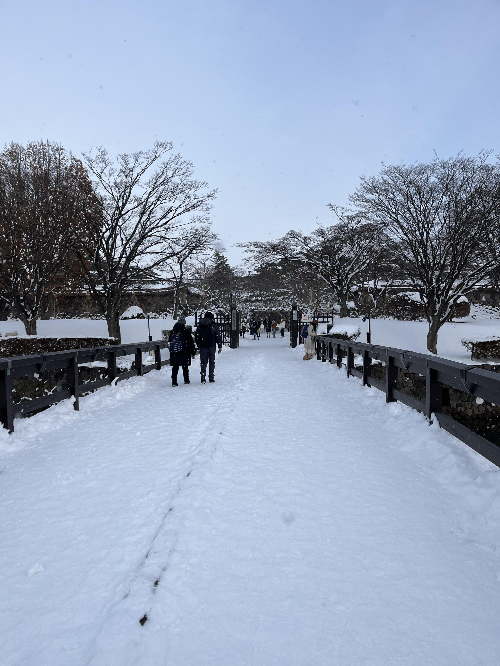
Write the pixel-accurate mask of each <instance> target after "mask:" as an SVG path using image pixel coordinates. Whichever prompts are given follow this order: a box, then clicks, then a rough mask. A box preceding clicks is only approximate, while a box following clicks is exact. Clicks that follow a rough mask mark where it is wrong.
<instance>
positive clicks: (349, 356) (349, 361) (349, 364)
mask: <svg viewBox="0 0 500 666" xmlns="http://www.w3.org/2000/svg"><path fill="white" fill-rule="evenodd" d="M346 366H347V367H346V369H347V376H348V377H350V376H351V369H352V368H354V354H353V352H352V347H350V346H348V347H347V363H346Z"/></svg>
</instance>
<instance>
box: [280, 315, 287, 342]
mask: <svg viewBox="0 0 500 666" xmlns="http://www.w3.org/2000/svg"><path fill="white" fill-rule="evenodd" d="M285 328H286V323H285V320H284V319H282V320H281V321H280V333H281V337H282V338H284V337H285Z"/></svg>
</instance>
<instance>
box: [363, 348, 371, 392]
mask: <svg viewBox="0 0 500 666" xmlns="http://www.w3.org/2000/svg"><path fill="white" fill-rule="evenodd" d="M371 364H372V359H371V357H370V356H369V351H368V349H364V350H363V386H367V385H368V386H370V383H369V381H368V378H369V376H370V365H371Z"/></svg>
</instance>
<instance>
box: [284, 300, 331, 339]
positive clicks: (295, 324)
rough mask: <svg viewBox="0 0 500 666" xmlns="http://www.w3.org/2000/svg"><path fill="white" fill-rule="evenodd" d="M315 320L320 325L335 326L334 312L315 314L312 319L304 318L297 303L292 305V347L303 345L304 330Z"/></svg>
mask: <svg viewBox="0 0 500 666" xmlns="http://www.w3.org/2000/svg"><path fill="white" fill-rule="evenodd" d="M314 319H317V321H318V324H332V325H333V311H332V312H315V313H314V314H313V315H312V317H306V318H304V319H303V318H302V313H301V312H300V310H298V309H297V303H292V310H291V312H290V346H291V347H296V346H297V338H298V344H299V345H301V344H302V342H303V340H302V335H301V332H302V329H303V328H304V326H305V325H306V324H310V323H312V321H313V320H314Z"/></svg>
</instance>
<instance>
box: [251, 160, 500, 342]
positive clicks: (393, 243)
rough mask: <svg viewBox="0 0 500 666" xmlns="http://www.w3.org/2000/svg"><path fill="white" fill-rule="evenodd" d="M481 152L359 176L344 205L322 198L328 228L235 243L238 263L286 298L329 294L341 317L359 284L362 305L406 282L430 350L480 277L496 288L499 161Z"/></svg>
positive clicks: (499, 258) (499, 238)
mask: <svg viewBox="0 0 500 666" xmlns="http://www.w3.org/2000/svg"><path fill="white" fill-rule="evenodd" d="M490 156H491V153H490V152H488V151H483V152H481V153H479V154H478V155H477V156H475V157H467V156H465V155H463V154H462V153H460V154H458V155H457V156H456V157H454V158H450V159H440V158H439V157H438V156H435V157H434V159H433V160H432V161H431V162H430V163H426V164H410V165H405V164H400V165H396V166H386V165H383V168H382V169H381V171H380V173H378V174H377V175H375V176H370V177H362V178H361V180H360V184H359V186H358V188H357V189H356V191H355V192H354V193H353V194H352V195H351V196H350V199H349V208H342V207H339V206H337V205H335V204H329V205H328V206H329V208H330V210H331V211H332V213H333V214H334V216H335V218H336V221H335V223H333V224H332V225H330V226H327V227H319V228H318V229H316V230H315V231H313V232H312V233H311V234H303V233H301V232H300V231H293V230H292V231H289V232H288V233H287V234H286V235H285V236H283V237H282V238H280V239H278V240H275V241H268V242H260V241H257V242H252V243H244V244H242V247H244V248H245V250H246V252H247V264H248V265H249V266H250V268H251V269H252V272H253V274H254V275H255V276H256V277H257V278H259V277H260V279H261V280H262V281H264V282H265V281H266V280H267V281H268V283H269V284H271V282H272V281H274V284H275V285H276V284H277V283H279V289H280V290H281V291H285V292H287V293H288V297H289V298H290V299H292V298H293V299H295V300H297V299H298V298H299V299H300V298H301V299H302V300H304V298H305V294H304V292H307V290H310V291H311V293H312V292H313V291H314V293H315V294H316V298H317V299H318V295H319V298H323V300H328V299H332V300H334V301H335V302H336V303H338V305H339V306H340V316H342V317H345V316H348V315H349V310H348V302H349V300H350V299H351V298H352V296H353V294H354V293H355V292H357V291H359V290H360V289H362V290H364V291H365V292H366V293H367V295H368V302H367V304H366V307H367V308H368V309H371V308H375V307H376V304H377V300H378V299H379V298H381V297H383V296H384V295H385V294H386V293H387V291H388V290H390V289H391V288H393V287H394V286H396V285H406V286H408V287H409V288H411V289H412V290H414V291H416V292H417V293H418V294H419V297H420V301H421V303H422V306H423V309H424V312H425V317H426V319H427V322H428V324H429V329H428V334H427V349H428V350H429V351H430V352H431V353H434V354H436V353H437V340H438V332H439V329H440V328H441V327H442V326H443V325H444V324H445V323H446V322H448V321H450V319H451V317H452V314H453V306H454V305H455V304H456V303H457V302H458V301H459V299H460V298H461V297H463V296H465V295H466V294H467V293H468V292H470V291H471V290H472V289H474V287H476V286H477V285H479V284H484V283H488V284H493V285H497V286H498V282H499V274H500V253H499V251H500V245H499V242H500V234H499V231H500V164H499V163H498V162H497V163H496V164H493V163H491V160H490Z"/></svg>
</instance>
